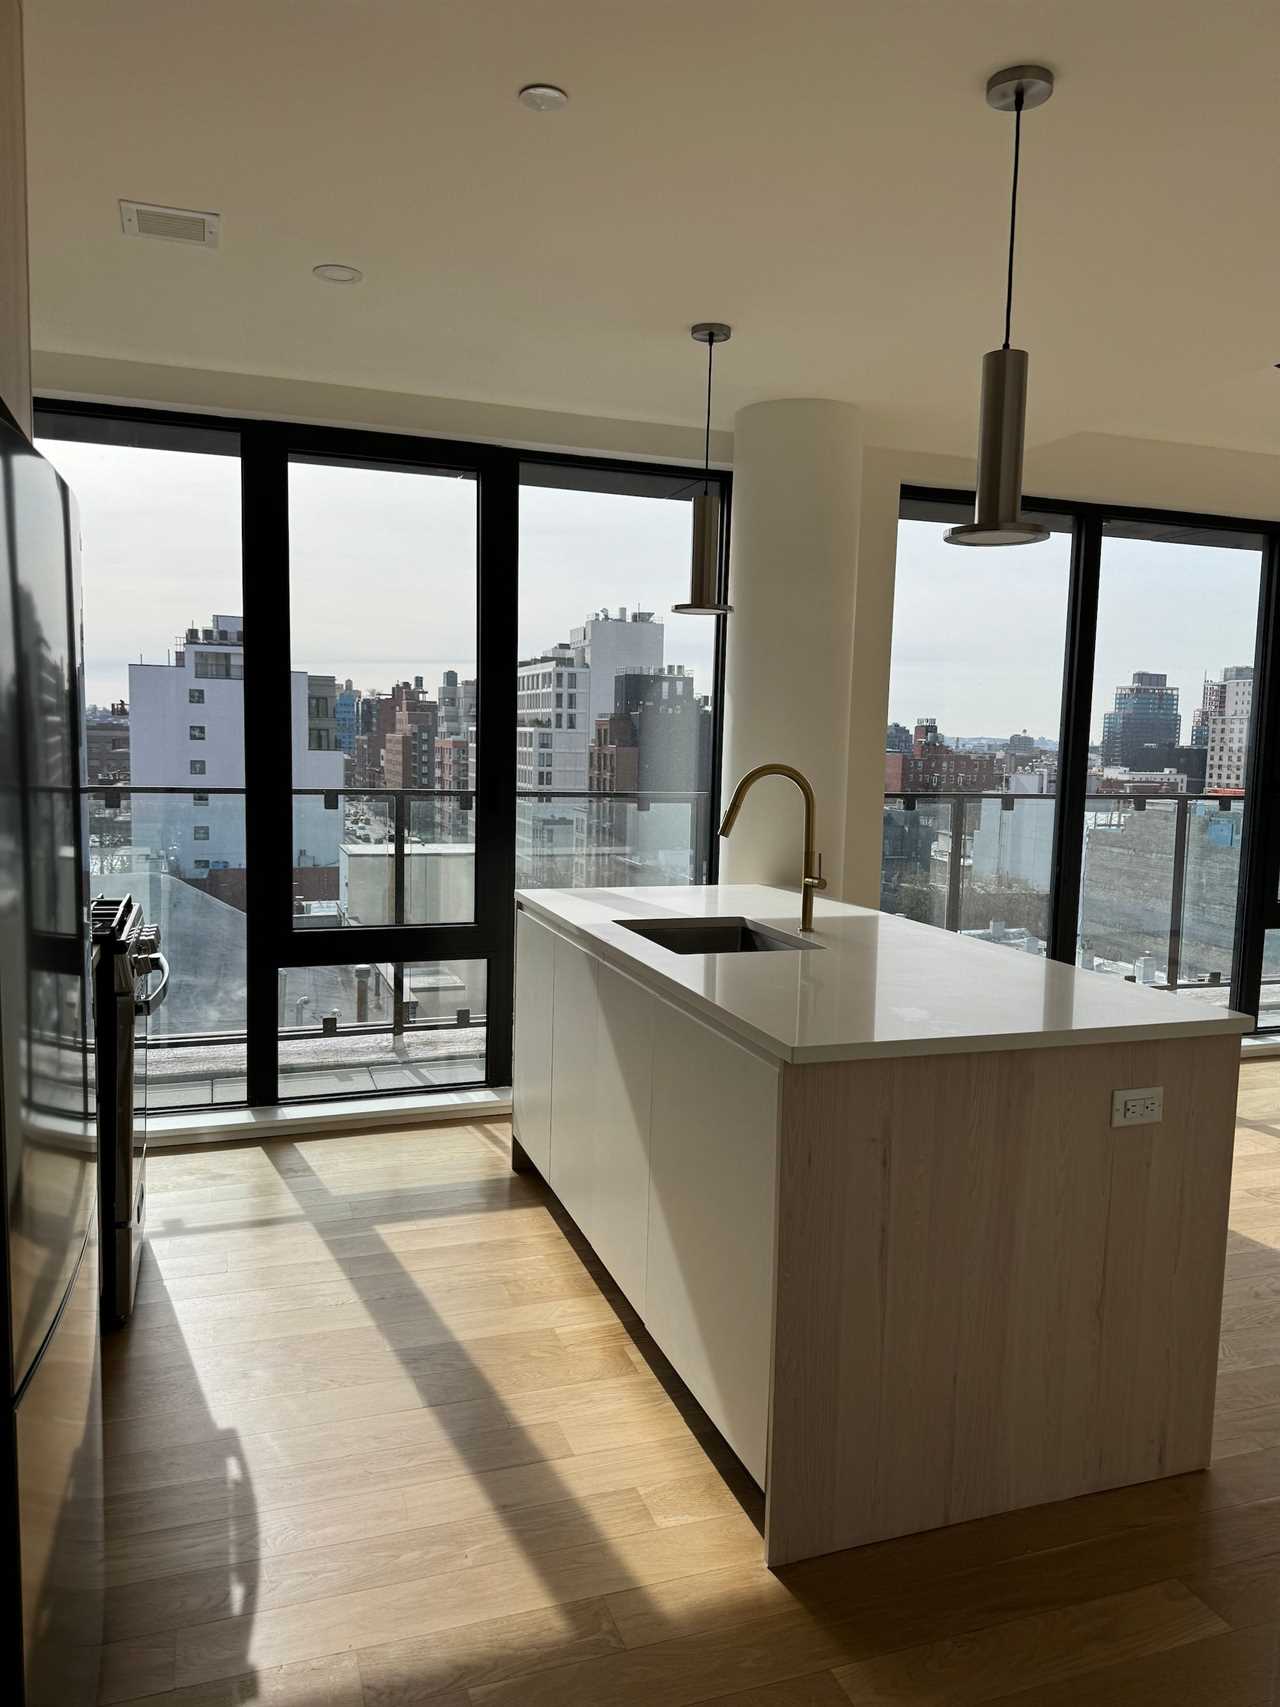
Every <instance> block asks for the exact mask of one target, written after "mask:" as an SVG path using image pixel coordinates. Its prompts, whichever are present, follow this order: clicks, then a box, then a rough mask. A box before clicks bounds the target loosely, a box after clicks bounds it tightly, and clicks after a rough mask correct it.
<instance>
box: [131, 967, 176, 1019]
mask: <svg viewBox="0 0 1280 1707" xmlns="http://www.w3.org/2000/svg"><path fill="white" fill-rule="evenodd" d="M157 969H158V970H159V973H160V982H159V983H158V984H157V985H156V987H155V989H154V990H149V991H148V992H147V994H146V995H145V996H135V997H134V1002H133V1011H134V1013H136V1014H153V1013H154V1012H155V1011H156V1009H157V1008H158V1007H159V1006H160V1005H161V1003H162V1002H163V1001H164V999H165V997H166V996H167V995H168V994H169V962H168V961H167V960H166V959H165V957H164V955H163V954H158V953H157V954H153V955H152V956H151V965H150V966H149V967H148V968H147V972H148V975H150V973H152V972H154V971H156V970H157Z"/></svg>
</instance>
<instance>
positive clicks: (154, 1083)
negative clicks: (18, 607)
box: [37, 418, 246, 1108]
mask: <svg viewBox="0 0 1280 1707" xmlns="http://www.w3.org/2000/svg"><path fill="white" fill-rule="evenodd" d="M37 443H38V447H39V449H40V450H41V451H42V452H43V453H44V454H45V455H46V456H48V457H49V458H50V460H51V461H52V462H53V463H54V464H55V466H56V467H57V469H58V472H59V473H60V474H61V475H62V476H63V477H64V478H65V480H66V481H67V484H68V485H69V486H70V488H71V490H72V492H73V493H74V495H75V498H76V503H77V507H78V511H79V520H80V532H81V540H82V545H81V570H80V572H81V585H82V600H83V632H84V658H83V675H84V697H85V770H86V780H87V784H88V792H87V794H86V796H85V801H84V807H85V816H86V830H87V835H88V845H89V868H90V883H91V886H92V891H93V893H94V894H95V895H109V896H121V895H125V894H132V895H133V896H134V897H135V898H136V899H137V900H138V901H140V902H141V904H142V906H143V908H144V910H145V912H146V916H147V918H148V920H150V921H152V922H154V923H156V924H158V925H159V926H160V930H161V933H162V936H163V939H164V943H165V948H166V953H167V955H168V958H169V962H170V965H171V967H172V969H173V972H172V977H171V979H170V984H169V990H168V995H167V999H166V1001H165V1002H164V1004H163V1006H161V1007H159V1008H157V1009H156V1012H155V1014H154V1016H153V1018H152V1019H151V1022H150V1028H149V1039H150V1046H149V1049H148V1067H149V1073H148V1078H149V1096H150V1099H151V1102H152V1106H153V1107H157V1108H173V1107H192V1106H208V1105H210V1104H215V1103H226V1102H242V1101H243V1100H244V1097H245V1094H246V1080H245V989H246V959H245V940H246V938H245V924H246V921H245V885H244V880H245V797H244V783H245V771H244V751H245V728H244V703H243V684H244V657H245V650H244V635H243V632H242V628H241V618H240V614H239V613H240V585H241V574H240V522H241V517H240V459H239V437H238V435H237V434H236V433H235V432H234V431H231V430H228V429H222V428H206V429H199V430H194V431H192V432H191V433H189V434H186V435H184V437H183V439H182V440H181V448H178V441H176V440H174V439H173V438H172V437H171V436H170V435H167V434H165V433H164V432H163V431H157V430H154V429H151V428H149V427H147V426H146V425H145V424H143V423H137V422H132V423H122V422H111V421H94V422H87V421H82V420H75V419H72V418H68V419H67V420H66V421H65V422H61V423H60V425H59V430H58V434H57V437H54V438H45V437H41V438H39V439H38V440H37Z"/></svg>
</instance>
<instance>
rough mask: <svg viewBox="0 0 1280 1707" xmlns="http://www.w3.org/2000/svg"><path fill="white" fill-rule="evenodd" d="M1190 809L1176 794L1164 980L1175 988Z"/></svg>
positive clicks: (1179, 967) (1180, 956) (1179, 949)
mask: <svg viewBox="0 0 1280 1707" xmlns="http://www.w3.org/2000/svg"><path fill="white" fill-rule="evenodd" d="M1190 809H1191V802H1190V801H1189V800H1188V799H1187V797H1186V795H1185V794H1183V795H1179V796H1178V798H1177V800H1175V802H1174V823H1173V882H1172V884H1171V886H1170V895H1169V965H1168V969H1167V971H1166V973H1165V983H1166V984H1167V985H1168V987H1169V989H1171V990H1176V989H1177V988H1178V976H1179V973H1180V972H1181V970H1182V966H1181V962H1182V913H1183V904H1184V900H1185V897H1186V876H1187V824H1188V819H1189V816H1190Z"/></svg>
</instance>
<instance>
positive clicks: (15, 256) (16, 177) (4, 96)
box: [0, 0, 31, 437]
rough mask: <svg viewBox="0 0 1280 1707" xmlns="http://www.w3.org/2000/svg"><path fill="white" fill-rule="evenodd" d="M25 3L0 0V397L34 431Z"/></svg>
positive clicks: (26, 429) (25, 428)
mask: <svg viewBox="0 0 1280 1707" xmlns="http://www.w3.org/2000/svg"><path fill="white" fill-rule="evenodd" d="M23 105H24V103H23V80H22V7H21V5H20V4H19V0H0V398H2V399H3V400H4V403H5V405H6V406H7V408H8V410H9V413H10V414H11V415H12V416H13V418H14V419H15V420H16V421H17V423H18V425H19V426H20V427H21V428H22V430H23V432H24V433H26V434H27V435H28V437H29V436H30V434H31V327H30V319H29V292H28V283H27V154H26V148H27V139H26V124H25V117H24V111H23Z"/></svg>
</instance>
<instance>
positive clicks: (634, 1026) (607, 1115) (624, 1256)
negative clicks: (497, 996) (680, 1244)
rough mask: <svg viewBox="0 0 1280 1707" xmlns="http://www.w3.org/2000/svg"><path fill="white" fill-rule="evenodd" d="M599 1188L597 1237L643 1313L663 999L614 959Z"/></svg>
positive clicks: (601, 976)
mask: <svg viewBox="0 0 1280 1707" xmlns="http://www.w3.org/2000/svg"><path fill="white" fill-rule="evenodd" d="M596 998H597V1004H598V1012H599V1022H598V1030H597V1034H596V1104H595V1107H596V1142H595V1187H594V1194H593V1202H592V1227H591V1233H590V1238H591V1243H592V1245H593V1246H594V1247H595V1251H596V1255H597V1256H598V1257H599V1258H600V1260H601V1261H602V1262H603V1263H604V1265H605V1267H606V1268H607V1269H608V1270H609V1273H610V1274H611V1275H612V1276H613V1278H614V1279H615V1280H616V1281H617V1283H618V1285H619V1286H620V1287H621V1288H622V1291H623V1292H624V1294H625V1295H626V1296H627V1298H629V1299H630V1301H631V1303H632V1304H633V1305H634V1306H635V1308H636V1309H637V1310H638V1311H639V1312H640V1314H641V1315H642V1316H643V1314H644V1287H645V1234H646V1230H647V1227H648V1222H649V1099H650V1092H651V1089H652V1075H653V1026H654V1019H655V1016H656V1014H657V1011H658V1007H659V1003H658V1002H657V1000H656V998H655V997H653V996H652V995H650V993H649V992H648V991H647V990H642V989H641V988H640V986H639V985H638V984H636V983H633V982H632V980H631V979H630V978H626V977H624V976H623V975H622V973H620V972H615V971H614V970H613V968H612V967H611V966H606V965H604V964H603V962H601V963H600V964H599V965H598V966H597V968H596Z"/></svg>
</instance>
